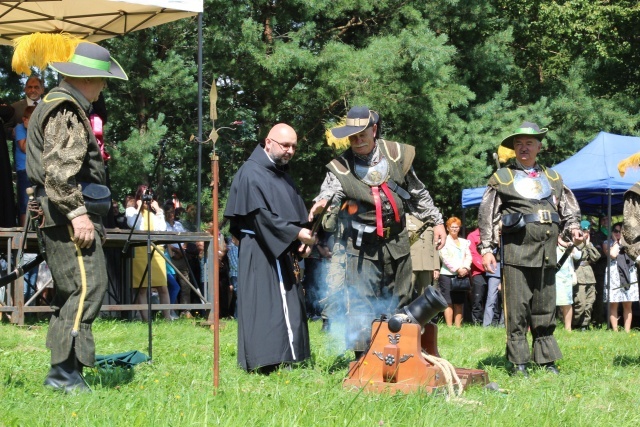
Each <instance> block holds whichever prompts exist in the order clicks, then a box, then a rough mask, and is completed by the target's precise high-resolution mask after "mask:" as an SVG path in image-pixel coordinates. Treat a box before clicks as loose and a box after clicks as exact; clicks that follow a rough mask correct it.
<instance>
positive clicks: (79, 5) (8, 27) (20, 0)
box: [0, 0, 203, 45]
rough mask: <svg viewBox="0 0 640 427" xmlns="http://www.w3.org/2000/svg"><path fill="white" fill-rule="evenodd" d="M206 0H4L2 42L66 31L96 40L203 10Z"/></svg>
mask: <svg viewBox="0 0 640 427" xmlns="http://www.w3.org/2000/svg"><path fill="white" fill-rule="evenodd" d="M202 10H203V0H126V1H123V0H2V1H0V44H9V45H10V44H12V41H13V39H15V38H17V37H20V36H24V35H27V34H32V33H36V32H40V33H59V32H66V33H69V34H72V35H75V36H77V37H80V38H83V39H86V40H89V41H92V42H97V41H100V40H104V39H108V38H110V37H115V36H118V35H122V34H128V33H130V32H132V31H136V30H141V29H143V28H149V27H153V26H156V25H160V24H164V23H166V22H170V21H175V20H177V19H181V18H186V17H189V16H194V15H195V14H197V13H199V12H202Z"/></svg>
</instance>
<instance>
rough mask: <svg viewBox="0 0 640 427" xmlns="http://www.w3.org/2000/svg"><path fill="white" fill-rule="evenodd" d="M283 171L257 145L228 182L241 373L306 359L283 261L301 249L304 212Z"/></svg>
mask: <svg viewBox="0 0 640 427" xmlns="http://www.w3.org/2000/svg"><path fill="white" fill-rule="evenodd" d="M286 169H287V167H286V166H276V164H275V163H273V162H272V161H271V159H269V157H268V156H267V153H265V151H264V149H263V148H262V146H261V145H258V146H257V147H256V148H255V150H254V151H253V154H251V157H249V160H247V161H246V162H245V164H244V165H242V167H240V170H238V173H237V174H236V176H235V177H234V178H233V183H232V184H231V190H230V191H229V200H228V201H227V207H226V209H225V212H224V216H225V217H226V218H229V219H230V220H231V233H232V234H233V235H234V236H236V237H237V238H238V240H239V241H240V246H239V252H238V363H239V364H240V366H242V367H243V368H244V369H245V370H247V371H251V370H254V369H256V368H259V367H261V366H268V365H279V364H281V363H285V362H301V361H303V360H305V359H307V358H308V357H309V356H310V354H311V350H310V347H309V330H308V328H307V315H306V312H305V307H304V294H303V291H302V286H301V285H298V284H295V280H294V277H295V276H294V275H293V273H292V263H291V258H290V257H288V256H287V254H288V253H289V252H290V251H293V252H297V250H298V248H299V247H300V245H301V243H300V242H299V241H298V233H299V232H300V229H301V227H302V225H303V224H305V223H306V222H307V209H306V208H305V205H304V201H303V200H302V197H300V194H299V193H298V189H297V188H296V186H295V184H294V183H293V181H292V179H291V177H290V176H289V175H288V174H287V173H286Z"/></svg>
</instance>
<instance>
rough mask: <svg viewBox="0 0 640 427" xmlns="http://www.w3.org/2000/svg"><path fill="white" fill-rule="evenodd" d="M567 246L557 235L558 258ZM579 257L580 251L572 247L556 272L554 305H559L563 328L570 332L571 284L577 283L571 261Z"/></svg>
mask: <svg viewBox="0 0 640 427" xmlns="http://www.w3.org/2000/svg"><path fill="white" fill-rule="evenodd" d="M568 246H569V242H567V241H565V240H564V239H563V238H562V236H558V246H557V247H556V254H557V256H558V259H560V258H562V255H564V252H565V251H566V250H567V247H568ZM581 257H582V252H581V251H580V250H579V249H578V248H575V247H574V248H573V249H572V251H571V255H570V256H569V258H570V259H567V260H566V261H565V262H564V264H562V266H561V267H560V269H559V270H558V272H557V273H556V306H557V307H560V311H561V312H562V322H563V323H564V329H565V330H567V331H569V332H571V321H572V319H573V286H574V285H575V284H577V283H578V277H577V276H576V270H575V267H574V265H573V261H574V260H576V261H579V260H580V258H581Z"/></svg>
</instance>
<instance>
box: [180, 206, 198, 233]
mask: <svg viewBox="0 0 640 427" xmlns="http://www.w3.org/2000/svg"><path fill="white" fill-rule="evenodd" d="M197 212H198V211H197V209H196V205H194V204H193V203H189V204H188V205H187V208H186V209H185V211H184V219H182V221H181V222H182V226H183V227H184V229H185V230H187V231H189V232H191V233H195V232H196V231H198V230H197V227H196V215H197ZM180 218H182V216H180Z"/></svg>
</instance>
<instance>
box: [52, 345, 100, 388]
mask: <svg viewBox="0 0 640 427" xmlns="http://www.w3.org/2000/svg"><path fill="white" fill-rule="evenodd" d="M44 385H45V386H46V387H51V388H53V389H55V390H60V391H63V392H65V393H71V392H74V391H77V392H91V389H90V388H89V385H88V384H87V382H86V381H85V380H84V377H83V376H82V365H81V364H80V362H78V360H77V359H76V356H75V353H74V352H71V355H70V356H69V358H68V359H67V360H65V361H64V362H62V363H58V364H57V365H51V369H50V370H49V374H47V378H45V380H44Z"/></svg>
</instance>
